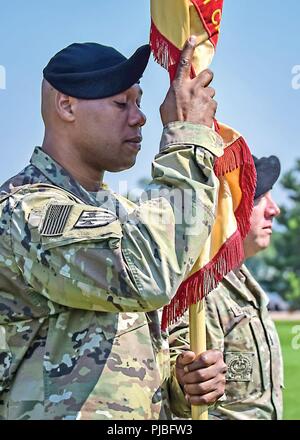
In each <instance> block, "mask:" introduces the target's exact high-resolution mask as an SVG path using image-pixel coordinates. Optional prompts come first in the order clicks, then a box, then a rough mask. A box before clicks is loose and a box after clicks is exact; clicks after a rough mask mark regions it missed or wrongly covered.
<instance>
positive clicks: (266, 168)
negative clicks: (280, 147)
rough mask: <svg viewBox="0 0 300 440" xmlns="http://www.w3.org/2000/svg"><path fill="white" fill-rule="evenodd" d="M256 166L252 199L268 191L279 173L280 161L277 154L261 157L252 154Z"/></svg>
mask: <svg viewBox="0 0 300 440" xmlns="http://www.w3.org/2000/svg"><path fill="white" fill-rule="evenodd" d="M253 159H254V164H255V168H256V175H257V180H256V191H255V196H254V200H255V199H258V198H259V197H260V196H262V195H263V194H265V193H266V192H268V191H270V190H271V189H272V188H273V185H274V183H275V182H276V181H277V179H278V177H279V175H280V161H279V159H278V157H277V156H270V157H262V158H260V159H258V158H257V157H255V156H253Z"/></svg>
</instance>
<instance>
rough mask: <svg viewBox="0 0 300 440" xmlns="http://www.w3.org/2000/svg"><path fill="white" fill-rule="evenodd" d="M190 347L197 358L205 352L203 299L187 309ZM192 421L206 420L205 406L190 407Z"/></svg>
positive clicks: (206, 409)
mask: <svg viewBox="0 0 300 440" xmlns="http://www.w3.org/2000/svg"><path fill="white" fill-rule="evenodd" d="M189 320H190V345H191V350H192V351H193V352H194V353H195V354H196V355H197V356H198V355H199V354H201V353H203V352H204V351H206V327H205V299H202V300H201V301H199V302H198V303H197V304H192V305H191V306H190V307H189ZM192 419H193V420H208V408H207V405H192Z"/></svg>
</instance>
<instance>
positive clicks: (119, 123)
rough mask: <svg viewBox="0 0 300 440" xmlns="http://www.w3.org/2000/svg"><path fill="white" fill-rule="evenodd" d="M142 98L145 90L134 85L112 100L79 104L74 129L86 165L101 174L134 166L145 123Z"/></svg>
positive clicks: (86, 101) (89, 101)
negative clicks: (141, 106) (141, 107)
mask: <svg viewBox="0 0 300 440" xmlns="http://www.w3.org/2000/svg"><path fill="white" fill-rule="evenodd" d="M141 97H142V90H141V88H140V86H139V85H138V84H135V85H133V86H132V87H130V88H129V89H128V90H126V91H125V92H122V93H120V94H118V95H115V96H111V97H109V98H104V99H95V100H79V101H78V105H77V106H76V115H75V117H76V121H75V126H74V129H75V130H76V139H77V145H78V146H79V147H78V148H80V155H81V157H82V159H83V160H84V161H85V162H86V163H89V164H90V165H91V166H93V167H94V168H95V169H98V170H99V171H111V172H115V171H122V170H125V169H128V168H130V167H132V166H133V165H134V163H135V161H136V156H137V154H138V152H139V151H140V149H141V142H142V133H141V132H142V126H143V125H144V124H145V123H146V117H145V115H144V114H143V113H142V111H141V109H140V105H141ZM74 137H75V134H74ZM78 141H79V142H78Z"/></svg>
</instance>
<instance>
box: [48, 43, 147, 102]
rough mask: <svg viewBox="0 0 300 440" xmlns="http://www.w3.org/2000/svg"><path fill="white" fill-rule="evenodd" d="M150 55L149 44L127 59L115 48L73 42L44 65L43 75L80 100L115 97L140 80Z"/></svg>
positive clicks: (56, 87)
mask: <svg viewBox="0 0 300 440" xmlns="http://www.w3.org/2000/svg"><path fill="white" fill-rule="evenodd" d="M149 56H150V46H149V45H145V46H142V47H140V48H139V49H138V50H137V51H136V52H135V53H134V54H133V55H132V56H131V57H130V58H128V59H127V58H126V57H125V56H124V55H122V54H121V53H120V52H118V51H117V50H116V49H114V48H113V47H109V46H103V45H102V44H98V43H73V44H71V45H70V46H68V47H66V48H65V49H62V50H61V51H60V52H58V53H57V54H56V55H54V57H53V58H51V60H50V61H49V63H48V65H47V66H46V67H45V69H44V71H43V74H44V78H45V79H46V80H47V81H48V82H49V83H50V84H51V85H52V86H53V87H54V88H55V89H56V90H58V91H59V92H62V93H64V94H66V95H69V96H73V97H75V98H80V99H99V98H106V97H108V96H114V95H117V94H118V93H121V92H123V91H125V90H127V89H128V88H129V87H131V86H132V85H133V84H135V83H137V82H138V81H139V80H140V78H141V77H142V75H143V73H144V70H145V68H146V66H147V63H148V60H149Z"/></svg>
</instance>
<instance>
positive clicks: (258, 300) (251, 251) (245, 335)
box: [170, 156, 283, 420]
mask: <svg viewBox="0 0 300 440" xmlns="http://www.w3.org/2000/svg"><path fill="white" fill-rule="evenodd" d="M254 162H255V165H256V171H257V188H256V193H255V200H254V209H253V213H252V217H251V226H250V231H249V234H248V236H247V237H246V239H245V242H244V249H245V257H246V258H249V257H252V256H254V255H255V254H256V253H257V252H259V251H261V250H263V249H265V248H267V247H268V245H269V243H270V237H271V233H272V220H273V218H274V217H276V216H277V215H278V214H279V208H278V206H277V205H276V203H275V202H274V201H273V200H272V197H271V193H270V190H271V188H272V186H273V184H274V183H275V182H276V180H277V179H278V177H279V173H280V163H279V160H278V158H277V157H276V156H271V157H269V158H261V159H257V158H254ZM267 304H268V297H267V295H266V293H265V292H264V291H263V290H262V288H261V287H260V286H259V284H258V283H257V282H256V281H255V279H254V278H253V276H252V275H251V273H250V272H249V271H248V269H247V268H246V266H245V265H242V266H241V267H240V268H239V269H238V270H236V271H232V272H230V273H229V274H228V275H227V276H226V277H225V278H224V280H223V281H222V282H221V283H220V285H219V287H218V288H217V289H215V290H214V291H213V292H211V293H210V294H209V295H208V296H207V298H206V310H207V346H208V348H214V349H219V350H222V351H223V352H224V358H225V362H226V364H227V367H228V370H227V375H226V387H225V395H224V396H223V397H222V398H221V399H220V400H219V401H218V402H216V404H214V405H213V406H211V408H210V411H209V415H210V418H211V419H231V420H249V419H251V420H254V419H266V420H275V419H281V417H282V387H283V365H282V364H283V363H282V355H281V349H280V342H279V339H278V335H277V332H276V328H275V325H274V323H273V321H272V319H271V317H270V315H269V313H268V310H267ZM171 339H172V341H171V342H170V344H171V345H172V347H173V348H172V351H173V355H174V353H175V355H176V356H177V354H178V352H181V351H182V350H183V349H184V347H185V344H186V343H187V341H188V327H187V318H186V317H185V320H183V321H182V322H181V323H180V324H178V325H177V326H175V327H174V328H173V331H172V335H171ZM187 391H188V388H187Z"/></svg>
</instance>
